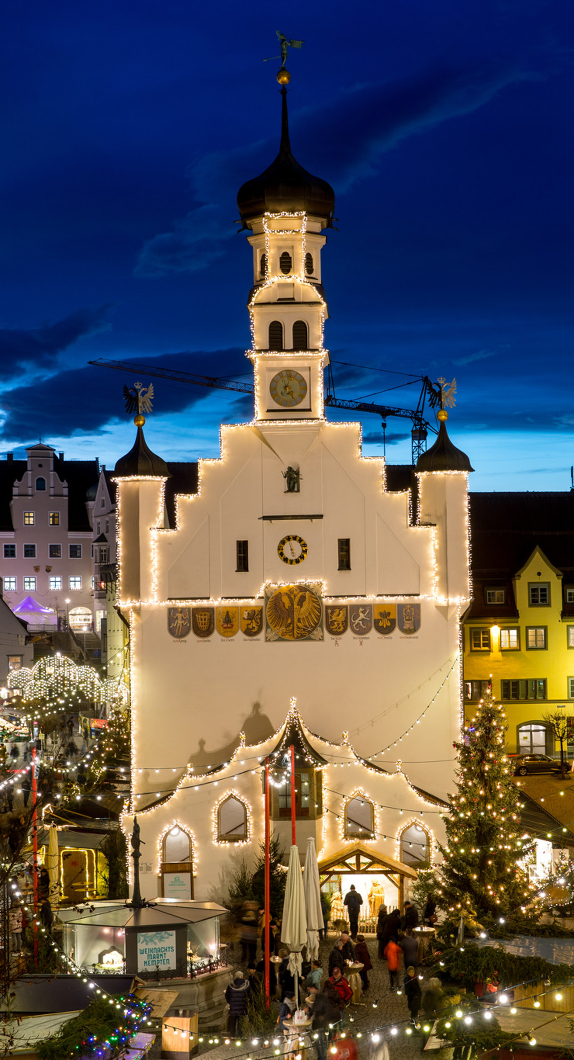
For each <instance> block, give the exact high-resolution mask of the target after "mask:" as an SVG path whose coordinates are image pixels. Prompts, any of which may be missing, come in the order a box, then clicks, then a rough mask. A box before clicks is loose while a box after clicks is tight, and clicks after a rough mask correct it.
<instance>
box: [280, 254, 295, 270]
mask: <svg viewBox="0 0 574 1060" xmlns="http://www.w3.org/2000/svg"><path fill="white" fill-rule="evenodd" d="M292 264H293V262H292V259H291V255H290V254H289V253H288V252H287V251H286V250H284V251H283V253H282V255H281V257H280V258H279V268H280V269H281V272H284V273H285V275H286V276H288V275H289V273H290V272H291V266H292Z"/></svg>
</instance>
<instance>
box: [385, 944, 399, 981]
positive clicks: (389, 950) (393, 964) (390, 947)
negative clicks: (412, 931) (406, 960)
mask: <svg viewBox="0 0 574 1060" xmlns="http://www.w3.org/2000/svg"><path fill="white" fill-rule="evenodd" d="M385 957H386V959H387V968H388V970H389V989H390V990H393V989H394V988H395V987H396V986H397V983H398V977H399V967H400V964H401V951H400V949H399V947H398V946H397V943H396V942H395V940H394V939H389V941H388V942H387V945H386V948H385Z"/></svg>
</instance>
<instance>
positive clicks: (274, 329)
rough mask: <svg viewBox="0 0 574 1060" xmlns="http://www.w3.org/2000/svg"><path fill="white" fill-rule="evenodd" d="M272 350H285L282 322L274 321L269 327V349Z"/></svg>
mask: <svg viewBox="0 0 574 1060" xmlns="http://www.w3.org/2000/svg"><path fill="white" fill-rule="evenodd" d="M268 348H269V349H270V350H282V349H283V324H282V323H281V321H280V320H272V321H271V323H270V325H269V347H268Z"/></svg>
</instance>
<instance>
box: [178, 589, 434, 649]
mask: <svg viewBox="0 0 574 1060" xmlns="http://www.w3.org/2000/svg"><path fill="white" fill-rule="evenodd" d="M420 626H421V605H420V604H411V603H406V604H383V603H381V604H367V603H362V602H357V603H352V604H349V603H344V602H343V601H341V602H340V603H337V602H334V603H328V604H324V603H323V600H322V598H321V594H320V591H319V587H318V586H315V585H282V586H279V587H278V588H275V589H269V590H266V592H265V603H264V604H251V603H248V604H233V605H231V604H230V605H229V606H227V605H226V604H221V605H217V606H213V607H211V606H197V607H185V606H177V607H169V608H168V609H167V628H168V632H169V633H170V634H171V636H172V637H174V638H175V639H176V640H183V639H185V638H186V637H187V636H188V635H189V634H190V633H193V634H194V635H195V636H196V637H199V638H200V639H203V640H205V639H206V638H207V637H211V636H213V634H214V633H217V634H219V636H220V637H226V638H229V637H235V636H236V635H237V634H238V633H239V632H241V633H242V634H243V636H245V637H260V636H264V639H265V640H266V641H270V642H273V641H302V640H324V639H325V636H324V635H325V632H326V633H327V634H328V635H329V636H331V637H343V636H344V635H345V634H346V633H348V632H350V633H351V635H352V636H354V637H360V638H363V637H367V636H369V634H371V633H372V632H374V633H375V634H378V635H379V636H381V637H388V636H390V635H391V634H392V633H394V632H395V630H398V631H399V633H400V634H402V635H403V636H413V635H414V634H416V633H418V631H419V629H420Z"/></svg>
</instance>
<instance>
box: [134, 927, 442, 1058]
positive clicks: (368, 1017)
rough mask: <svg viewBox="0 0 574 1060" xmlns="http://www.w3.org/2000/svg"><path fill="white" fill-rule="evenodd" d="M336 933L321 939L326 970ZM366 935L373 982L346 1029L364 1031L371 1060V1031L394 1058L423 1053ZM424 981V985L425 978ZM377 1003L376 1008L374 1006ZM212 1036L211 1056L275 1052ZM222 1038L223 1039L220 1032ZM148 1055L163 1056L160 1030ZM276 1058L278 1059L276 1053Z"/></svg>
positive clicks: (362, 1045) (205, 1047)
mask: <svg viewBox="0 0 574 1060" xmlns="http://www.w3.org/2000/svg"><path fill="white" fill-rule="evenodd" d="M336 937H337V934H336V933H335V932H330V933H329V936H328V938H327V940H324V941H322V942H321V946H320V952H319V958H320V960H321V963H322V965H323V968H324V970H325V973H326V971H327V966H328V957H329V953H330V951H331V950H332V948H333V944H334V940H335V938H336ZM365 937H366V940H367V944H368V947H369V953H370V955H371V961H372V964H373V970H372V971H371V972H369V981H370V986H369V990H368V991H367V993H366V994H365V995H364V997H363V998H362V1000H364V1002H365V1004H364V1006H363V1005H350V1006H348V1007H347V1012H346V1015H345V1030H346V1031H347V1032H348V1033H349V1034H352V1035H353V1037H356V1035H357V1034H360V1035H361V1037H360V1038H357V1043H358V1045H359V1055H360V1057H361V1060H363V1058H364V1060H367V1058H369V1060H371V1058H373V1060H374V1057H375V1056H376V1055H377V1052H378V1049H377V1048H376V1047H374V1045H373V1043H372V1041H371V1033H372V1032H374V1031H378V1032H380V1035H381V1041H383V1040H384V1041H386V1042H388V1046H389V1055H390V1058H391V1060H413V1058H414V1057H419V1056H420V1054H421V1050H422V1044H423V1041H424V1040H425V1039H426V1035H425V1039H422V1038H421V1035H420V1034H418V1033H417V1032H416V1031H414V1032H413V1033H412V1034H411V1035H407V1034H405V1028H406V1027H407V1025H408V1020H409V1010H408V1007H407V1003H406V999H405V996H404V994H401V995H397V994H396V993H395V992H392V993H391V992H390V990H389V973H388V971H387V965H386V961H384V960H383V961H381V960H379V958H378V957H377V940H376V938H375V937H374V935H366V936H365ZM235 949H237V951H238V950H239V947H233V946H230V947H229V956H230V959H231V960H232V961H233V959H234V958H235V964H234V965H233V967H239V966H240V962H239V960H238V952H237V953H236V952H235ZM258 956H259V954H258ZM419 971H420V972H421V974H423V975H424V978H425V979H428V978H429V977H430V974H431V973H430V972H428V971H425V970H423V969H419ZM403 978H404V973H403V972H402V971H401V973H400V974H399V985H400V986H401V987H402V981H403ZM324 981H325V980H323V982H324ZM421 985H422V987H423V989H424V982H423V983H422V984H421ZM375 1004H376V1008H375V1007H374V1005H375ZM277 1011H278V1010H277ZM393 1027H394V1028H396V1030H397V1034H396V1035H395V1034H393V1033H392V1028H393ZM209 1037H212V1036H211V1035H205V1041H204V1043H202V1045H200V1052H202V1053H204V1052H209V1060H231V1058H232V1057H234V1058H236V1060H245V1058H246V1057H249V1058H251V1060H263V1057H270V1056H272V1053H273V1050H272V1049H269V1048H268V1049H262V1050H257V1049H253V1048H251V1049H250V1048H249V1047H248V1046H245V1047H243V1048H237V1047H236V1046H235V1047H232V1046H226V1045H223V1044H219V1045H216V1046H213V1045H209V1042H208V1039H209ZM219 1038H220V1043H221V1033H220V1035H219ZM379 1048H380V1047H379ZM148 1055H149V1057H150V1060H155V1058H159V1057H160V1056H161V1034H158V1037H157V1039H156V1042H155V1044H154V1046H153V1049H152V1051H151V1053H149V1054H148ZM328 1055H329V1054H327V1057H328ZM273 1060H275V1058H274V1057H273ZM307 1060H315V1051H314V1050H313V1052H311V1051H308V1052H307Z"/></svg>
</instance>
